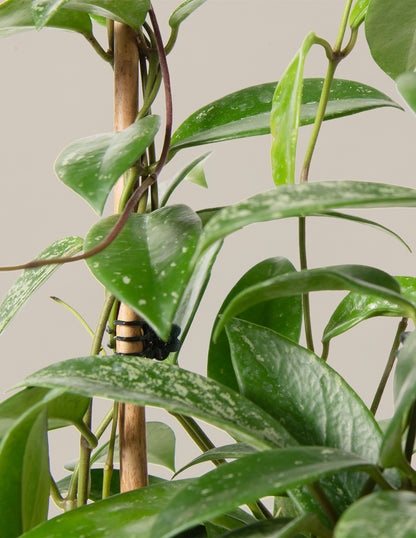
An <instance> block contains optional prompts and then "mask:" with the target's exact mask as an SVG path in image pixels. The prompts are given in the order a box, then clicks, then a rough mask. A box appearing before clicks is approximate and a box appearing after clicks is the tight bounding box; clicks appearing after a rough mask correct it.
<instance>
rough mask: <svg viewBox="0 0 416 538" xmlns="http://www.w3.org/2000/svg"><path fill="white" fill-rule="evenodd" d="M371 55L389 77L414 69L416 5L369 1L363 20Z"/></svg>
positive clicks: (401, 0)
mask: <svg viewBox="0 0 416 538" xmlns="http://www.w3.org/2000/svg"><path fill="white" fill-rule="evenodd" d="M365 34H366V37H367V41H368V45H369V47H370V51H371V55H372V56H373V58H374V60H375V61H376V63H377V64H378V65H379V67H381V69H383V71H385V72H386V73H387V74H388V75H389V76H390V77H392V78H393V79H395V78H396V77H397V76H398V75H400V74H401V73H404V72H406V71H413V70H414V69H415V67H416V47H415V40H416V4H415V2H413V0H395V1H394V2H391V1H390V0H371V2H370V4H369V6H368V11H367V16H366V19H365Z"/></svg>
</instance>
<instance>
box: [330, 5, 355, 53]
mask: <svg viewBox="0 0 416 538" xmlns="http://www.w3.org/2000/svg"><path fill="white" fill-rule="evenodd" d="M352 2H353V0H347V2H346V3H345V7H344V12H343V14H342V19H341V24H340V27H339V31H338V36H337V39H336V41H335V45H334V53H335V54H337V53H338V52H339V51H340V50H341V47H342V42H343V40H344V36H345V30H346V29H347V24H348V17H349V16H350V11H351V7H352Z"/></svg>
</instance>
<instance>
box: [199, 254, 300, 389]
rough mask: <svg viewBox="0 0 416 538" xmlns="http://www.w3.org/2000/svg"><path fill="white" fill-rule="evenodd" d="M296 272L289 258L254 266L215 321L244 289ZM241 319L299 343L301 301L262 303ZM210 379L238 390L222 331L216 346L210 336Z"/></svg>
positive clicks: (224, 335) (298, 299)
mask: <svg viewBox="0 0 416 538" xmlns="http://www.w3.org/2000/svg"><path fill="white" fill-rule="evenodd" d="M293 271H295V268H294V266H293V265H292V263H291V262H290V261H289V260H287V259H286V258H281V257H277V258H269V259H267V260H263V261H262V262H260V263H258V264H257V265H255V266H254V267H252V268H251V269H250V270H249V271H247V273H246V274H245V275H244V276H243V277H242V278H241V279H240V280H239V281H238V282H237V284H236V285H235V286H234V287H233V289H232V290H231V291H230V293H229V294H228V295H227V297H226V299H225V301H224V302H223V304H222V306H221V308H220V311H219V313H218V315H217V318H216V319H219V318H220V317H221V315H222V314H223V312H224V311H225V310H226V308H227V306H228V305H229V303H230V302H231V300H232V299H233V298H234V297H235V296H236V295H238V294H239V293H240V292H242V291H243V290H244V289H246V288H248V287H250V286H253V285H255V284H257V283H258V282H262V281H264V280H266V279H268V278H272V277H275V276H279V275H282V274H285V273H290V272H293ZM238 317H239V318H240V319H244V320H246V321H251V322H252V323H256V324H257V325H261V326H263V327H268V328H269V329H273V330H274V331H275V332H278V333H280V334H283V335H285V336H287V337H288V338H290V339H291V340H293V341H295V342H299V337H300V331H301V326H302V298H301V296H300V295H298V296H295V297H284V298H277V299H272V300H270V301H265V302H262V303H259V304H257V305H255V306H253V307H252V308H249V309H247V310H245V311H242V312H240V314H239V316H238ZM207 371H208V377H210V378H211V379H215V380H216V381H218V382H219V383H222V384H223V385H227V387H230V388H232V389H234V390H237V391H238V383H237V379H236V376H235V373H234V367H233V364H232V361H231V353H230V346H229V344H228V339H227V336H226V334H225V332H222V333H221V334H220V336H219V337H218V340H217V341H216V343H214V342H213V339H212V337H211V341H210V346H209V353H208V366H207Z"/></svg>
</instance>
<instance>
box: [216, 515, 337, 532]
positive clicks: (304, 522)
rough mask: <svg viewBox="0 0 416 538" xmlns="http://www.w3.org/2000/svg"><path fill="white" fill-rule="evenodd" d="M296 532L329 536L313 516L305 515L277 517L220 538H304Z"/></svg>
mask: <svg viewBox="0 0 416 538" xmlns="http://www.w3.org/2000/svg"><path fill="white" fill-rule="evenodd" d="M298 531H305V532H308V531H309V532H310V531H312V532H313V534H314V535H315V534H316V535H318V536H322V537H324V536H330V534H329V531H327V529H324V528H323V527H322V526H321V525H320V524H319V521H318V519H317V516H316V515H314V514H306V515H304V516H302V517H298V518H296V519H288V518H285V517H282V516H279V517H278V518H276V519H269V520H266V521H258V522H257V523H252V524H251V525H248V526H246V527H243V528H241V529H236V530H234V531H231V532H229V533H227V534H223V535H222V536H223V538H289V537H292V538H305V536H306V535H305V534H303V533H302V534H298ZM295 533H296V534H295ZM307 536H309V533H308V534H307Z"/></svg>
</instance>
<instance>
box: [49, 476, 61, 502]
mask: <svg viewBox="0 0 416 538" xmlns="http://www.w3.org/2000/svg"><path fill="white" fill-rule="evenodd" d="M50 492H51V497H52V500H53V502H54V503H55V504H56V506H57V507H58V508H61V509H62V510H63V509H64V506H65V502H64V499H63V497H62V495H61V492H60V491H59V489H58V486H57V485H56V482H55V480H54V479H53V476H52V475H50Z"/></svg>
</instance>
